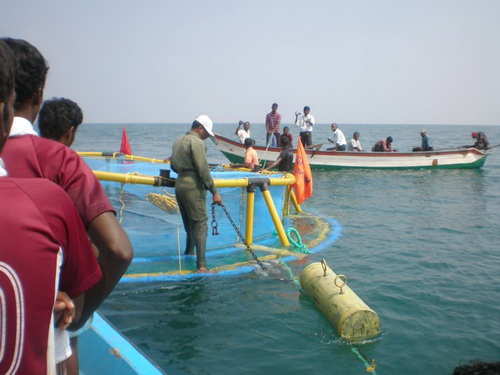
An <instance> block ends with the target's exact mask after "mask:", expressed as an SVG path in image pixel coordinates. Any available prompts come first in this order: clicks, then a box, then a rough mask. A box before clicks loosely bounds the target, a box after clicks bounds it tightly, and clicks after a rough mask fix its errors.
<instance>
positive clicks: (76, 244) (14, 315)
mask: <svg viewBox="0 0 500 375" xmlns="http://www.w3.org/2000/svg"><path fill="white" fill-rule="evenodd" d="M48 70H49V66H48V63H47V61H46V60H45V58H44V57H43V55H42V54H41V53H40V51H38V49H37V48H36V47H35V46H33V45H31V44H30V43H28V42H26V41H25V40H21V39H12V38H1V39H0V112H1V116H0V129H1V130H2V131H0V154H1V159H0V192H1V193H0V199H1V204H2V210H1V211H0V228H1V230H2V236H1V237H2V242H1V247H0V295H1V298H0V300H1V301H2V304H1V305H2V307H1V313H0V315H1V317H2V322H0V326H1V330H2V339H1V340H2V346H1V350H0V352H1V354H0V373H1V374H10V373H12V374H14V373H17V374H55V373H56V372H57V373H58V374H78V373H79V366H78V356H77V350H76V348H77V340H78V335H79V334H80V333H82V331H84V330H85V329H87V328H88V327H89V325H90V322H91V320H92V314H93V312H94V311H95V310H96V309H97V308H98V307H99V306H100V305H101V303H102V302H103V301H104V300H105V299H106V298H107V296H108V295H109V294H110V293H111V292H112V290H113V289H114V287H115V286H116V285H117V283H118V281H119V280H120V278H121V277H122V275H123V274H124V273H125V271H126V270H127V268H128V266H129V264H130V262H131V261H132V257H133V249H132V245H131V243H130V240H129V238H128V236H127V234H126V233H125V231H124V230H123V228H122V227H121V225H120V223H119V222H118V220H117V218H116V212H115V209H114V207H113V205H112V204H111V203H110V201H109V199H108V197H107V196H106V194H105V192H104V190H103V188H102V186H101V183H100V181H99V180H98V179H97V178H96V177H95V175H94V173H93V172H92V171H91V170H90V168H89V167H88V166H87V164H86V163H85V161H84V160H83V159H82V158H81V157H80V156H79V155H78V154H77V153H76V152H74V151H73V150H71V149H70V148H69V147H68V146H69V145H71V143H72V142H73V140H74V138H75V135H76V131H77V128H78V126H79V125H80V124H81V122H82V120H83V113H82V111H81V109H80V108H79V107H78V105H77V104H76V103H75V102H73V101H71V100H69V99H64V98H55V99H52V100H49V101H45V102H43V91H44V87H45V81H46V77H47V72H48ZM55 74H57V73H55ZM37 117H39V129H40V132H41V136H38V134H37V132H36V131H35V129H34V127H33V123H34V121H35V120H36V118H37ZM70 337H71V343H70ZM4 344H7V345H4Z"/></svg>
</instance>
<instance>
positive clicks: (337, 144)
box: [328, 123, 347, 151]
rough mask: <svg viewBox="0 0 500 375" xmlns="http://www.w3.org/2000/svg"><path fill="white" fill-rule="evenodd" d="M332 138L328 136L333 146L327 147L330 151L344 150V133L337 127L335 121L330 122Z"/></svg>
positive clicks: (345, 148)
mask: <svg viewBox="0 0 500 375" xmlns="http://www.w3.org/2000/svg"><path fill="white" fill-rule="evenodd" d="M332 132H333V138H331V137H329V138H328V141H329V142H330V143H333V147H332V148H329V149H328V150H330V151H346V150H347V142H346V140H345V135H344V133H343V132H342V130H340V129H339V127H338V125H337V124H336V123H333V124H332Z"/></svg>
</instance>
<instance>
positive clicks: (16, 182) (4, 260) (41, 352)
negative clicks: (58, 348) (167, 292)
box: [0, 177, 101, 374]
mask: <svg viewBox="0 0 500 375" xmlns="http://www.w3.org/2000/svg"><path fill="white" fill-rule="evenodd" d="M0 207H1V210H0V233H1V234H0V301H1V303H0V316H1V317H2V319H0V330H1V332H2V333H3V334H2V335H0V341H2V342H0V347H1V348H2V349H4V350H5V351H4V353H3V358H2V360H1V361H0V374H5V373H9V369H10V370H13V371H12V373H19V374H45V373H47V350H48V345H50V342H49V331H50V329H52V328H51V327H50V325H51V324H50V323H51V318H52V314H53V309H54V301H55V296H56V291H57V290H58V289H59V290H61V291H64V292H66V293H68V295H69V296H70V297H72V298H74V297H76V296H78V295H80V294H82V293H84V292H85V291H87V290H88V289H89V288H90V287H92V286H93V285H95V284H96V283H97V282H98V281H99V280H100V278H101V271H100V269H99V266H98V264H97V261H96V259H95V256H94V254H93V252H92V248H91V245H90V242H89V240H88V238H87V233H86V231H85V228H84V227H83V225H82V222H81V220H80V218H79V216H78V213H77V212H76V210H75V208H74V207H73V204H72V202H71V200H70V199H69V197H68V195H67V194H66V193H65V192H64V191H63V190H62V189H61V188H60V187H58V186H56V185H55V184H53V183H52V182H50V181H47V180H44V179H39V178H38V179H31V178H30V179H28V178H24V179H21V178H19V179H17V178H16V179H15V178H10V177H2V178H0ZM60 251H62V252H63V264H62V268H61V272H60V275H59V282H58V279H57V272H58V267H57V261H58V253H60ZM3 323H5V325H4V324H3Z"/></svg>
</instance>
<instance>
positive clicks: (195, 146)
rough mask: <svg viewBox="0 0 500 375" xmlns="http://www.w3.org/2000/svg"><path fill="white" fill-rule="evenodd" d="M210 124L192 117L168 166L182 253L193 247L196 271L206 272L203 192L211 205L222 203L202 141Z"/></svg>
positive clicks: (210, 128)
mask: <svg viewBox="0 0 500 375" xmlns="http://www.w3.org/2000/svg"><path fill="white" fill-rule="evenodd" d="M212 128H213V123H212V120H210V118H209V117H208V116H207V115H201V116H198V117H196V119H195V120H194V121H193V125H192V126H191V130H190V131H189V132H187V133H186V135H184V136H182V137H180V138H179V139H177V141H175V144H174V147H173V150H172V157H171V161H170V162H171V167H172V170H173V171H174V172H176V173H177V174H178V177H177V181H176V183H175V196H176V198H177V203H178V204H179V209H180V212H181V215H182V222H183V224H184V229H185V231H186V236H187V237H186V250H185V252H184V254H188V255H193V254H194V248H195V247H196V269H197V272H207V271H208V269H207V262H206V260H205V252H206V246H207V220H208V217H207V207H206V196H207V190H210V192H211V193H212V195H213V202H214V203H217V204H219V205H221V204H222V198H221V196H220V195H219V193H218V192H217V188H216V187H215V184H214V181H213V179H212V176H211V175H210V169H209V167H208V163H207V157H206V153H207V146H206V145H205V142H204V141H205V139H207V138H208V137H209V136H212V137H213V136H214V133H213V132H212Z"/></svg>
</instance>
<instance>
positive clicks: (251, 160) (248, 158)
mask: <svg viewBox="0 0 500 375" xmlns="http://www.w3.org/2000/svg"><path fill="white" fill-rule="evenodd" d="M245 163H248V164H249V166H248V168H250V169H253V167H254V166H255V164H259V158H258V157H257V151H255V150H254V149H253V147H249V148H247V150H246V151H245Z"/></svg>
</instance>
